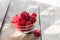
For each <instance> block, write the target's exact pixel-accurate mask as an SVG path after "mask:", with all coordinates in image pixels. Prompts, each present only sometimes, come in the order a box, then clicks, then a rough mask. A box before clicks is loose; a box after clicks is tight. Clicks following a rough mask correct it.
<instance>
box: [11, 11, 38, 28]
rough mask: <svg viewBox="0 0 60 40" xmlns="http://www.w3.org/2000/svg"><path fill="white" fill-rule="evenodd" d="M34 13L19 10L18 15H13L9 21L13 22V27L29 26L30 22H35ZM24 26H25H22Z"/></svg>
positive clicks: (35, 15)
mask: <svg viewBox="0 0 60 40" xmlns="http://www.w3.org/2000/svg"><path fill="white" fill-rule="evenodd" d="M36 17H37V14H36V13H32V14H30V13H28V12H26V11H23V12H21V13H20V14H18V15H15V16H13V17H12V18H11V23H12V24H14V27H15V28H21V27H22V28H25V27H26V28H29V27H32V26H29V25H31V24H34V23H35V22H36ZM24 26H25V27H24Z"/></svg>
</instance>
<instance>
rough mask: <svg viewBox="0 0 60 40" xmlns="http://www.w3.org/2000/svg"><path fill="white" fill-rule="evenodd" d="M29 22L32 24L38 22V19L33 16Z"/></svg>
mask: <svg viewBox="0 0 60 40" xmlns="http://www.w3.org/2000/svg"><path fill="white" fill-rule="evenodd" d="M29 20H30V21H31V23H32V24H33V23H35V22H36V18H35V17H34V16H31V17H30V19H29Z"/></svg>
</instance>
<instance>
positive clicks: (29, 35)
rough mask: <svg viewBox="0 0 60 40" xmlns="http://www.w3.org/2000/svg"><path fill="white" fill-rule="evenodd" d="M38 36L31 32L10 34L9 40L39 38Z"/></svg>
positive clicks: (37, 39) (32, 39)
mask: <svg viewBox="0 0 60 40" xmlns="http://www.w3.org/2000/svg"><path fill="white" fill-rule="evenodd" d="M39 38H40V37H35V36H34V35H33V34H22V35H20V36H11V40H39Z"/></svg>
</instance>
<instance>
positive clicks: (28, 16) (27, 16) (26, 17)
mask: <svg viewBox="0 0 60 40" xmlns="http://www.w3.org/2000/svg"><path fill="white" fill-rule="evenodd" d="M29 18H30V15H29V13H26V14H25V19H26V20H27V21H29Z"/></svg>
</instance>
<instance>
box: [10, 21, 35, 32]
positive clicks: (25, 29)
mask: <svg viewBox="0 0 60 40" xmlns="http://www.w3.org/2000/svg"><path fill="white" fill-rule="evenodd" d="M11 25H12V27H13V28H15V29H16V30H18V31H20V32H22V33H30V32H32V31H33V30H34V28H35V27H36V22H35V23H34V24H31V25H28V26H29V27H27V26H20V27H16V25H15V24H13V23H11Z"/></svg>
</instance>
